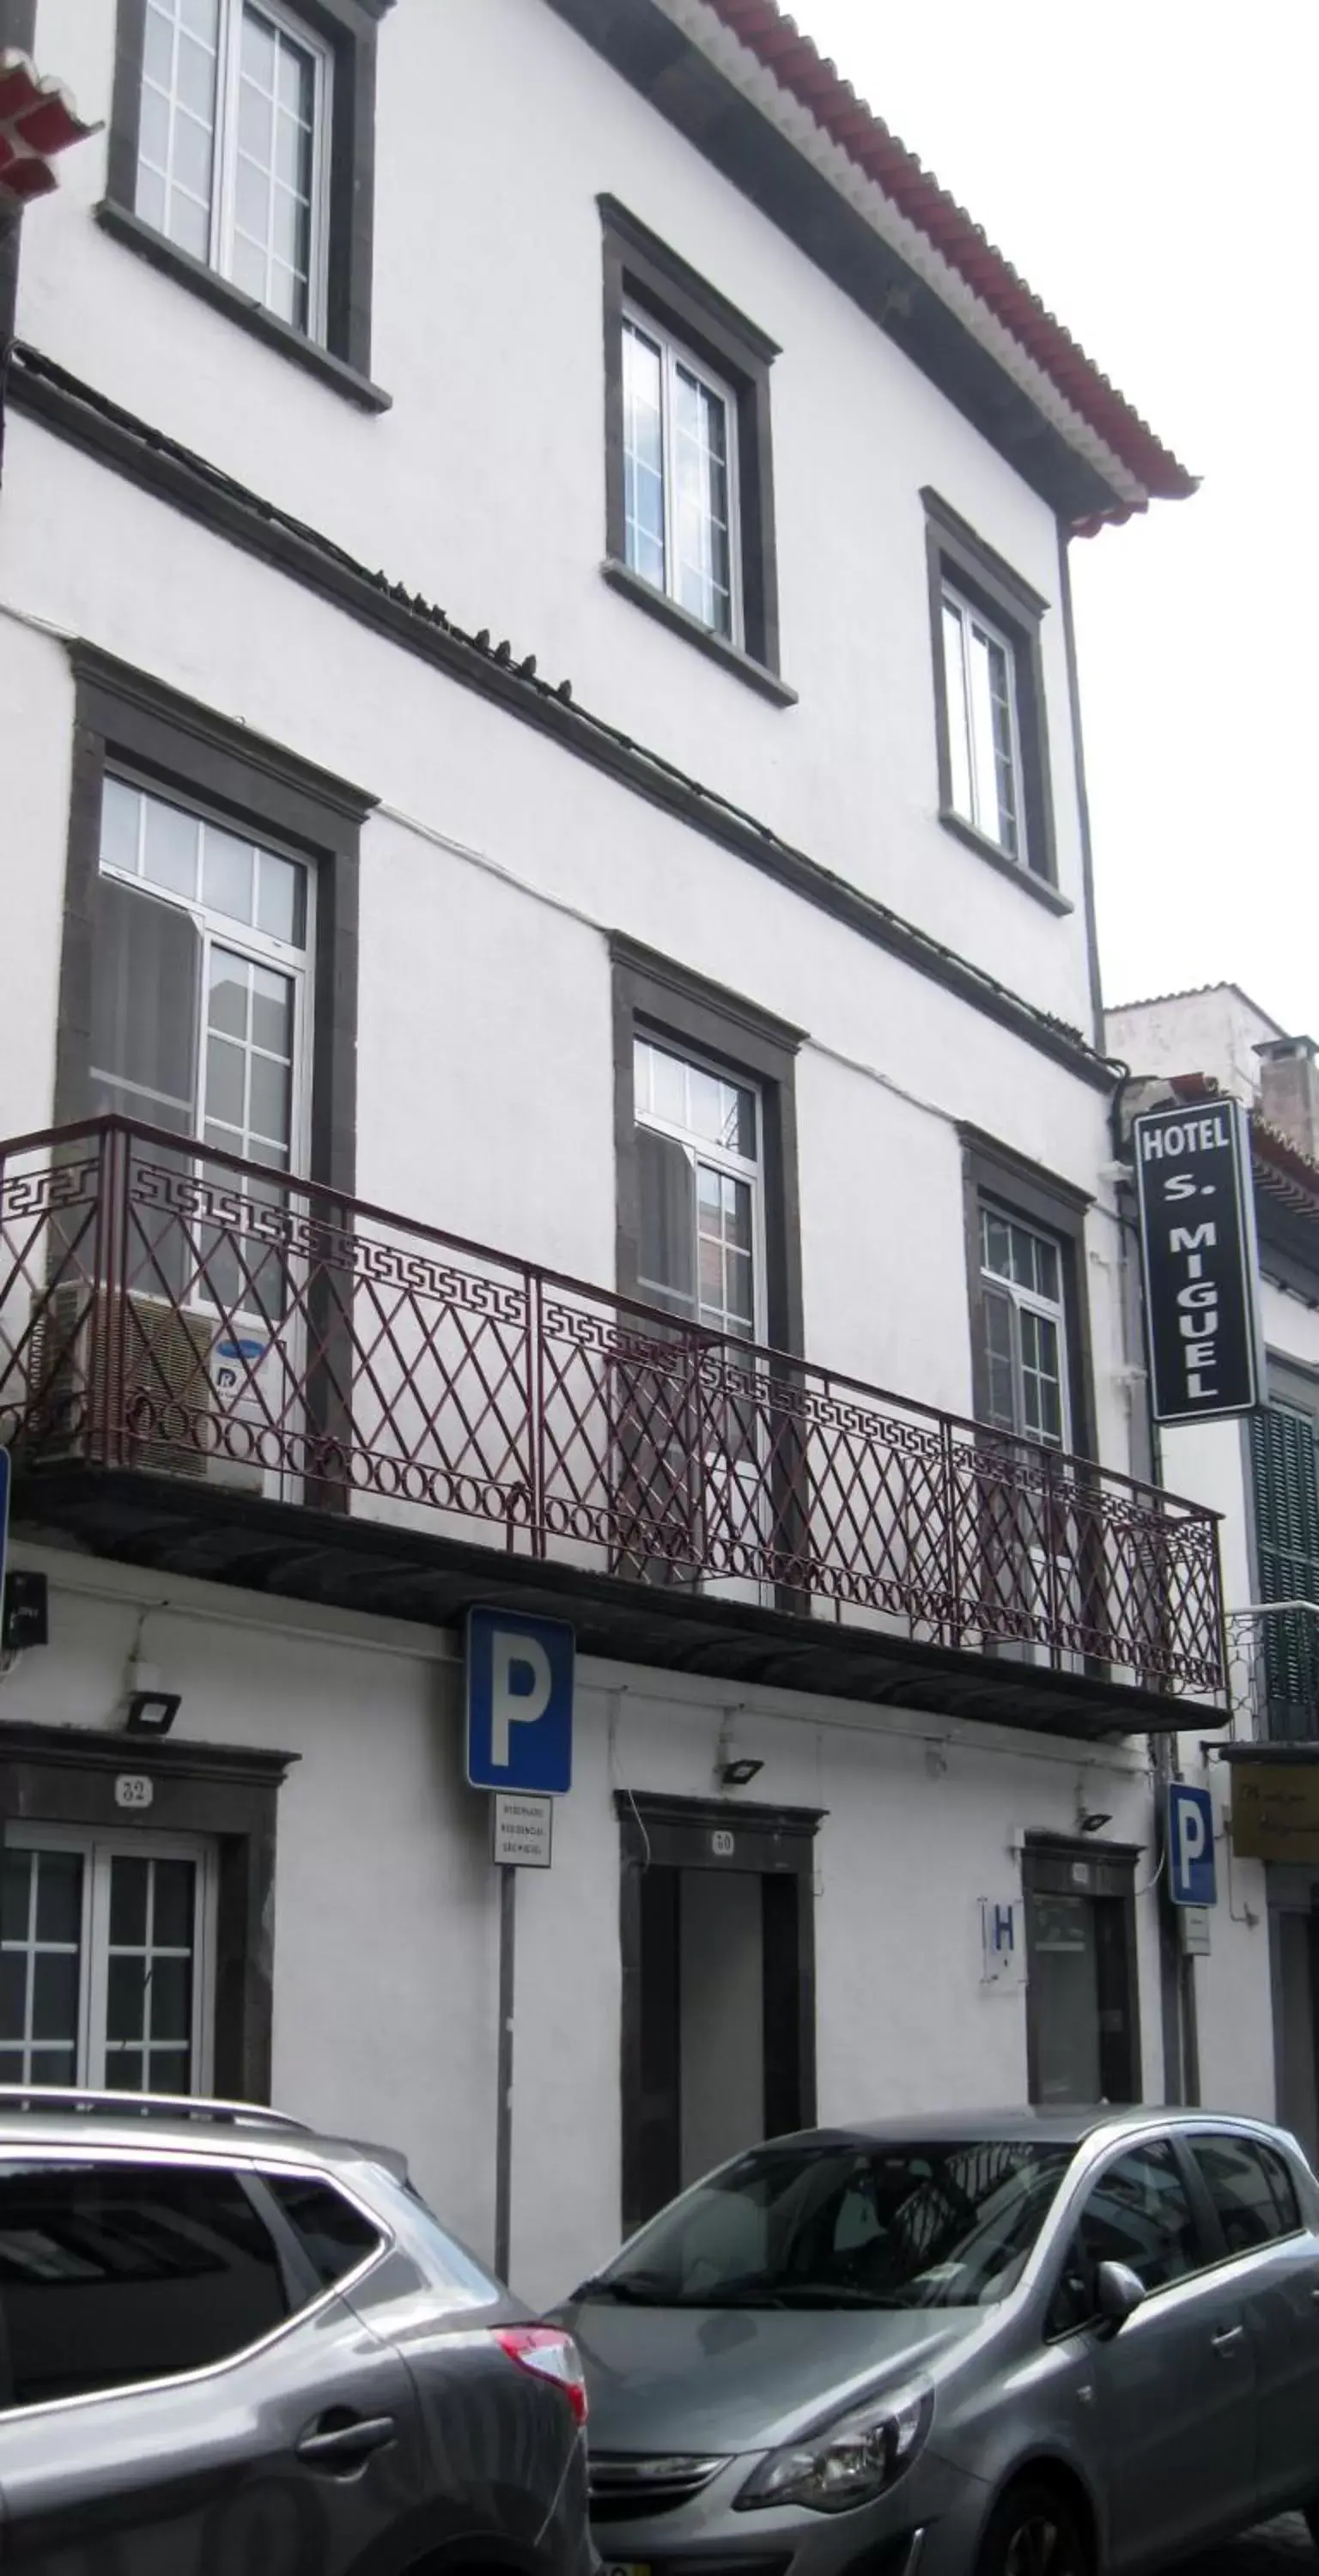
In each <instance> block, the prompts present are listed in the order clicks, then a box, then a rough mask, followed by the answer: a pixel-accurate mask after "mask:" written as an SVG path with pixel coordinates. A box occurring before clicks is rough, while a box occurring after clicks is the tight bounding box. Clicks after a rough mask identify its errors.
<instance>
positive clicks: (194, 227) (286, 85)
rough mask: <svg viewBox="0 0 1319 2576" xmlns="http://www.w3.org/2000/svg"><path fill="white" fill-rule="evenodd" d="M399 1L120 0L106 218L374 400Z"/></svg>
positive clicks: (306, 361) (352, 393)
mask: <svg viewBox="0 0 1319 2576" xmlns="http://www.w3.org/2000/svg"><path fill="white" fill-rule="evenodd" d="M390 5H391V0H118V8H119V41H118V50H117V56H116V67H115V87H114V101H113V109H112V114H111V124H110V151H109V163H108V172H107V188H106V201H105V203H104V205H102V206H101V207H100V208H99V209H98V214H99V219H100V221H101V223H102V224H103V225H104V226H105V228H106V230H107V231H109V232H111V233H113V234H114V236H115V238H116V239H117V240H119V241H121V242H123V243H125V244H126V245H127V247H128V248H129V249H131V250H135V251H137V252H139V253H140V254H141V255H142V256H143V257H144V258H146V259H149V260H151V261H152V263H153V264H154V265H155V266H156V267H158V268H162V269H165V270H166V271H167V272H168V273H169V274H170V275H171V276H173V277H174V278H175V279H177V280H180V281H182V282H183V283H185V284H187V285H189V286H191V287H193V288H194V289H196V291H197V292H198V293H200V294H202V295H204V296H205V297H206V298H207V300H208V301H209V302H211V303H212V304H215V305H218V306H219V307H220V308H221V310H223V311H224V312H225V313H227V314H228V316H229V317H230V319H231V320H233V321H237V322H239V323H242V324H244V325H245V326H246V327H247V328H248V329H249V330H251V331H253V332H255V333H256V334H257V336H258V337H260V338H263V339H265V340H268V341H270V342H273V344H274V345H275V346H276V347H278V348H279V349H281V350H282V351H283V353H284V355H285V356H289V357H292V358H294V359H295V360H297V361H298V362H300V363H301V364H302V365H304V366H306V367H308V368H309V369H310V370H311V372H312V373H314V374H316V375H318V376H320V377H321V379H322V381H324V382H327V383H330V384H332V385H334V386H335V387H336V388H337V390H338V391H340V392H342V393H346V394H347V395H348V396H349V397H350V399H351V400H353V401H355V402H357V403H359V404H360V405H361V406H362V407H363V408H364V409H366V410H369V411H382V410H384V409H386V408H387V406H388V400H389V397H388V395H386V394H383V393H381V391H380V390H379V388H378V387H377V386H375V385H373V384H372V383H371V381H370V373H369V370H370V358H371V248H372V245H371V234H372V200H373V196H374V157H375V132H374V128H375V55H376V42H377V36H378V31H379V30H378V22H379V20H380V18H381V16H382V15H383V13H384V11H385V10H386V9H388V8H389V7H390Z"/></svg>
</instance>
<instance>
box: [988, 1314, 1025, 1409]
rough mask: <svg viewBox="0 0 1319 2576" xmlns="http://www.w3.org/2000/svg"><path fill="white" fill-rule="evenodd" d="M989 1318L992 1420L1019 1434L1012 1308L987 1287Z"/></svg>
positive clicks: (989, 1406)
mask: <svg viewBox="0 0 1319 2576" xmlns="http://www.w3.org/2000/svg"><path fill="white" fill-rule="evenodd" d="M983 1309H984V1318H985V1381H986V1384H985V1396H986V1411H987V1413H988V1417H989V1420H990V1421H991V1422H992V1423H994V1424H995V1425H996V1427H997V1428H998V1429H999V1430H1002V1431H1015V1430H1017V1429H1018V1427H1019V1426H1018V1423H1017V1399H1016V1386H1015V1380H1014V1375H1013V1366H1012V1305H1011V1300H1010V1299H1009V1298H1007V1297H1004V1296H1002V1295H1001V1294H1000V1293H999V1291H998V1290H997V1289H993V1288H987V1289H986V1291H985V1295H984V1301H983Z"/></svg>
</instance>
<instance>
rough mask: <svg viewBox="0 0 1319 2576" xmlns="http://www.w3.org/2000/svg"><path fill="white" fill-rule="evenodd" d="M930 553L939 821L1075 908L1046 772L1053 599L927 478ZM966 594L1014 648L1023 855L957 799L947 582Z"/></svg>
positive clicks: (1048, 900)
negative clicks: (1048, 628)
mask: <svg viewBox="0 0 1319 2576" xmlns="http://www.w3.org/2000/svg"><path fill="white" fill-rule="evenodd" d="M921 500H922V502H923V504H924V507H925V553H926V564H927V570H928V576H929V593H930V638H931V646H932V651H933V660H934V705H935V742H936V747H937V753H938V764H939V820H940V822H941V823H942V825H943V827H944V829H945V831H948V832H951V833H953V835H954V836H955V838H956V839H958V840H959V841H963V842H965V843H966V845H967V847H968V848H969V849H972V850H975V851H976V852H977V854H978V855H979V856H980V857H981V858H983V859H987V860H988V861H989V864H990V866H991V867H995V868H997V869H999V871H1000V872H1001V874H1003V875H1004V876H1007V877H1010V878H1011V879H1012V882H1013V884H1014V885H1019V886H1021V887H1022V888H1023V889H1024V890H1025V892H1026V893H1027V894H1032V895H1035V896H1036V897H1037V898H1038V899H1039V901H1041V902H1042V903H1044V904H1045V905H1046V906H1047V908H1048V910H1049V911H1050V912H1055V913H1059V914H1062V913H1069V912H1074V911H1075V909H1076V907H1075V905H1074V904H1073V903H1072V901H1071V899H1070V897H1069V896H1067V895H1065V894H1063V893H1062V892H1061V891H1060V889H1059V886H1058V859H1057V847H1056V840H1055V833H1054V812H1053V789H1052V785H1051V781H1050V772H1049V728H1048V714H1047V707H1046V698H1045V687H1044V656H1043V653H1042V650H1041V645H1040V634H1041V628H1042V625H1043V621H1044V619H1045V617H1046V616H1047V615H1048V610H1049V603H1048V601H1047V600H1046V599H1042V598H1041V597H1040V594H1039V592H1038V591H1036V590H1032V588H1031V586H1030V584H1029V582H1026V581H1023V580H1022V578H1021V575H1020V574H1019V573H1017V572H1014V570H1013V568H1012V566H1011V564H1009V563H1007V562H1005V561H1004V558H1003V557H1002V555H1000V554H996V553H995V551H994V549H993V547H992V546H988V545H986V543H985V541H984V539H983V537H980V536H978V535H977V533H976V531H975V529H974V528H972V527H971V526H969V525H968V523H967V521H966V520H965V519H964V518H962V517H961V515H960V514H959V512H958V511H956V510H954V509H952V508H951V507H950V506H949V504H948V502H946V501H945V500H943V499H941V497H940V495H939V494H938V493H937V492H936V491H934V490H932V489H931V487H930V486H929V485H928V484H927V485H926V486H925V487H924V488H923V490H922V492H921ZM945 582H947V584H948V585H949V587H950V588H951V589H953V590H955V591H956V592H957V593H958V594H959V596H962V597H965V598H966V599H967V600H968V601H969V603H970V605H971V607H972V608H978V609H979V610H980V612H981V614H982V615H983V616H985V617H987V618H989V619H990V620H991V622H992V623H993V624H994V625H995V626H997V627H998V628H1000V629H1001V631H1002V633H1003V635H1004V636H1005V638H1006V640H1007V642H1008V643H1009V644H1010V645H1011V647H1012V659H1013V679H1014V690H1015V697H1016V708H1017V731H1018V737H1019V741H1020V748H1021V785H1022V798H1023V802H1024V805H1025V826H1026V855H1025V858H1024V859H1014V858H1012V857H1011V856H1010V855H1009V853H1008V852H1007V851H1006V850H1003V849H1000V847H999V845H998V843H997V841H994V840H991V838H990V836H989V834H988V833H987V832H981V831H978V830H977V828H976V826H975V824H974V823H971V822H968V820H967V818H966V816H965V815H964V814H959V813H957V812H956V810H955V808H954V805H953V780H952V755H951V749H950V736H949V722H948V681H947V672H946V668H945V663H944V642H943V592H944V584H945Z"/></svg>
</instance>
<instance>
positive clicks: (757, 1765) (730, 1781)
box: [719, 1756, 765, 1789]
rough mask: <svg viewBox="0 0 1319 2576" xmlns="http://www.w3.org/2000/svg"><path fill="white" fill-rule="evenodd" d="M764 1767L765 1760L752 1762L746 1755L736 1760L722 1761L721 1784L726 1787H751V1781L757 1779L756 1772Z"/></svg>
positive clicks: (720, 1770)
mask: <svg viewBox="0 0 1319 2576" xmlns="http://www.w3.org/2000/svg"><path fill="white" fill-rule="evenodd" d="M764 1768H765V1765H764V1763H763V1762H752V1761H750V1760H749V1759H747V1758H746V1757H745V1756H743V1757H742V1758H741V1759H740V1760H738V1761H736V1762H721V1763H720V1765H719V1781H720V1786H721V1787H722V1788H725V1789H746V1788H749V1787H750V1785H751V1782H752V1781H753V1780H754V1779H755V1776H756V1773H757V1772H758V1771H763V1770H764Z"/></svg>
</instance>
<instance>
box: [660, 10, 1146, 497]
mask: <svg viewBox="0 0 1319 2576" xmlns="http://www.w3.org/2000/svg"><path fill="white" fill-rule="evenodd" d="M708 5H709V7H710V8H711V9H712V10H713V11H714V14H715V16H716V17H717V18H719V19H721V20H722V21H723V24H724V25H725V26H726V27H727V28H728V29H729V30H730V32H731V33H732V34H733V35H734V36H736V37H737V38H738V40H739V41H740V43H742V44H743V45H745V46H746V47H747V49H748V51H749V52H750V53H752V54H753V55H754V56H755V57H756V59H757V61H759V62H760V63H762V64H763V65H764V67H765V69H766V70H767V71H769V72H770V73H772V75H773V77H774V79H775V80H776V81H777V82H778V83H779V86H780V87H781V88H782V89H784V90H786V91H787V92H788V93H789V95H790V96H791V97H793V98H795V99H796V100H797V101H798V102H799V103H800V105H801V106H803V107H805V108H806V109H808V110H809V112H810V114H811V115H812V116H813V117H814V118H815V121H816V123H817V124H818V125H819V126H820V127H821V129H822V130H823V132H824V133H826V134H827V135H829V136H830V137H831V138H832V140H833V141H834V142H835V143H838V144H840V145H841V146H842V148H843V150H844V151H845V152H846V153H847V154H848V156H849V158H850V159H851V160H853V161H854V162H855V163H856V165H857V167H858V168H859V169H860V170H863V171H864V172H865V173H866V175H867V177H868V178H871V179H874V180H876V181H877V182H878V184H879V186H880V187H881V188H882V189H883V190H884V193H885V195H886V196H887V197H888V198H889V199H890V201H891V203H892V204H893V205H894V206H896V208H897V210H898V212H899V213H900V214H902V215H905V216H906V218H907V220H908V221H909V222H910V223H912V224H914V225H915V226H916V228H917V230H918V231H920V232H922V233H924V235H925V237H926V239H927V241H929V242H930V243H932V244H933V246H934V248H935V249H936V250H937V251H939V252H940V253H941V254H942V256H943V258H944V259H946V260H947V262H948V264H949V266H950V267H951V268H954V269H956V270H957V272H958V274H959V275H960V276H961V277H962V278H963V279H964V280H965V282H966V284H967V285H968V286H970V287H971V288H972V290H973V292H974V293H975V294H976V295H978V296H979V297H980V299H981V302H982V303H983V304H984V305H985V306H986V307H987V308H988V310H989V311H990V312H991V313H992V314H993V315H994V316H995V318H996V320H998V321H999V322H1000V323H1001V324H1002V325H1003V326H1004V328H1005V329H1006V330H1008V331H1010V332H1011V334H1012V337H1013V339H1014V340H1016V341H1017V343H1018V345H1019V346H1020V347H1021V348H1022V349H1024V350H1025V352H1026V354H1027V356H1028V357H1030V358H1033V359H1034V361H1035V363H1036V365H1037V366H1038V367H1039V368H1041V369H1042V371H1043V373H1044V374H1045V375H1047V376H1048V377H1049V378H1050V380H1051V382H1052V383H1053V384H1054V385H1056V387H1057V388H1058V391H1059V392H1060V393H1061V394H1062V395H1063V396H1064V398H1065V400H1066V401H1067V402H1069V403H1070V404H1071V405H1072V408H1073V409H1074V410H1075V411H1076V412H1078V413H1079V414H1080V416H1081V418H1082V419H1083V420H1084V421H1086V422H1088V424H1089V426H1090V427H1091V429H1093V430H1094V431H1095V432H1096V433H1097V435H1098V436H1099V437H1100V438H1101V439H1103V441H1104V443H1105V445H1106V446H1108V447H1109V448H1111V449H1112V451H1113V453H1114V455H1115V456H1117V457H1119V458H1120V459H1121V462H1122V463H1123V465H1125V466H1126V468H1127V470H1128V472H1129V473H1131V474H1133V475H1134V476H1135V477H1136V479H1137V481H1138V482H1139V483H1141V484H1142V485H1143V486H1144V488H1145V491H1146V492H1147V493H1148V494H1149V495H1150V496H1151V498H1153V499H1157V500H1172V501H1178V500H1184V499H1185V498H1186V497H1187V496H1188V494H1190V493H1192V492H1194V490H1195V489H1196V479H1197V478H1196V477H1195V475H1193V474H1191V473H1190V472H1188V470H1187V468H1186V467H1185V466H1184V465H1182V464H1179V462H1178V460H1177V458H1176V457H1175V456H1174V455H1173V453H1172V451H1171V449H1170V448H1167V447H1165V446H1164V444H1163V441H1162V440H1161V439H1160V438H1157V437H1156V436H1155V433H1154V431H1153V430H1152V429H1151V428H1150V427H1149V425H1148V423H1147V422H1145V421H1143V420H1142V419H1141V417H1140V414H1139V413H1138V412H1137V411H1135V410H1134V409H1133V408H1132V405H1131V404H1130V403H1129V402H1128V401H1127V400H1126V397H1125V395H1123V394H1120V393H1119V392H1118V390H1117V387H1116V386H1115V385H1112V384H1110V383H1109V380H1108V378H1107V376H1105V375H1104V374H1102V373H1101V371H1100V369H1099V368H1098V367H1097V366H1096V365H1095V364H1094V361H1093V360H1092V359H1090V358H1088V357H1087V356H1086V353H1085V351H1084V349H1082V348H1081V347H1080V346H1079V344H1078V343H1077V342H1076V341H1075V340H1074V339H1073V338H1072V335H1071V333H1070V332H1069V331H1067V330H1065V329H1064V327H1063V325H1062V323H1061V322H1059V321H1058V320H1057V319H1056V317H1055V315H1053V314H1052V313H1050V312H1048V311H1047V310H1046V308H1045V306H1044V305H1043V304H1042V303H1041V302H1040V299H1039V297H1038V296H1037V295H1035V294H1033V293H1032V291H1031V289H1030V287H1029V286H1027V284H1026V282H1025V279H1024V278H1022V277H1019V276H1018V274H1017V271H1016V270H1015V268H1013V266H1012V264H1011V262H1010V261H1009V260H1007V259H1005V258H1004V256H1003V253H1002V252H1001V251H1000V250H996V249H995V247H994V245H993V243H992V242H990V241H987V240H986V238H985V235H984V233H983V231H982V230H981V228H980V226H979V224H977V223H974V222H973V221H972V218H971V217H970V215H968V214H967V213H966V212H965V211H964V209H963V208H962V207H961V206H959V205H958V204H957V203H956V201H955V200H954V199H953V198H952V197H950V196H949V195H948V192H947V190H946V189H944V188H941V187H940V185H939V183H938V180H937V179H935V178H934V177H933V176H932V174H931V173H930V172H929V171H928V170H926V169H925V168H924V167H923V165H922V164H921V162H920V161H918V159H917V158H916V155H915V153H914V152H909V151H908V150H907V147H906V145H905V144H904V143H902V142H900V141H899V139H898V137H897V136H896V135H895V134H892V133H890V131H889V129H888V127H887V126H886V125H885V124H884V122H883V119H882V118H881V117H878V116H876V115H875V114H874V113H873V111H872V110H871V109H870V108H869V107H868V106H867V105H866V103H865V100H864V99H859V98H858V97H857V94H856V92H855V90H854V89H853V88H852V85H851V83H850V81H845V80H844V79H843V78H842V77H841V75H840V74H839V73H838V72H837V71H836V70H835V68H834V65H833V64H832V63H831V62H828V61H826V60H825V59H824V57H823V56H822V55H821V54H820V53H819V51H818V49H817V47H816V46H815V45H814V44H813V43H812V42H811V39H810V37H809V36H804V35H803V34H802V33H801V30H800V29H799V28H798V26H797V25H796V23H795V21H794V20H793V19H791V18H789V17H788V16H787V15H786V14H785V12H784V11H783V10H782V9H781V8H780V7H779V6H778V0H708ZM1111 515H1113V516H1115V517H1126V516H1128V515H1129V514H1128V512H1127V511H1126V510H1123V509H1122V508H1121V507H1118V508H1116V509H1115V510H1114V512H1113V513H1112V514H1111Z"/></svg>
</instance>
